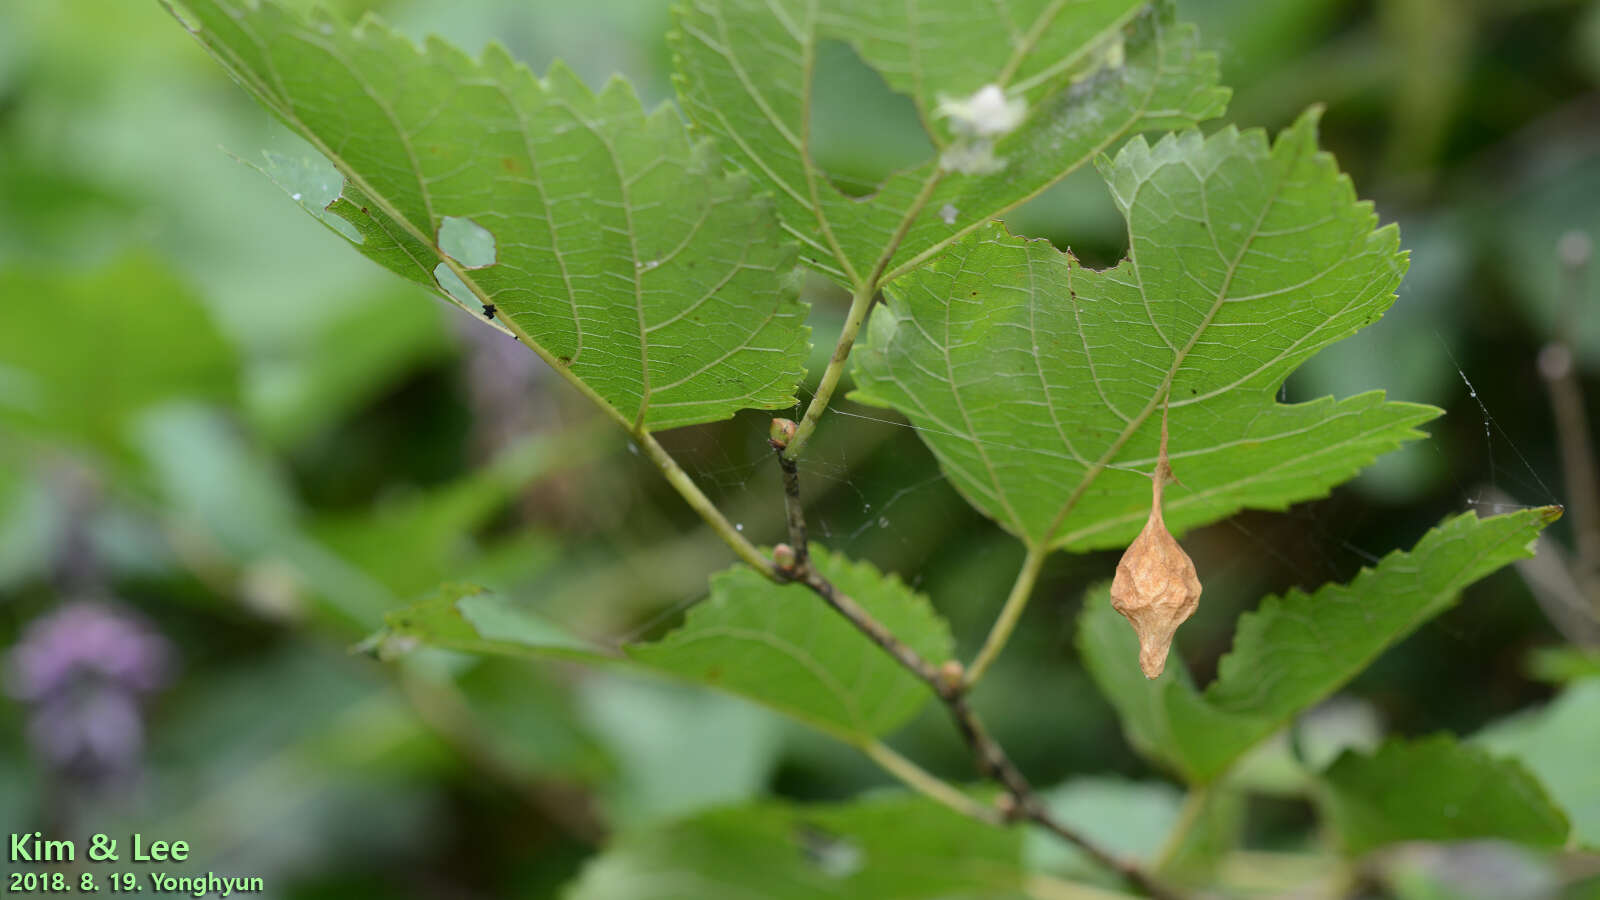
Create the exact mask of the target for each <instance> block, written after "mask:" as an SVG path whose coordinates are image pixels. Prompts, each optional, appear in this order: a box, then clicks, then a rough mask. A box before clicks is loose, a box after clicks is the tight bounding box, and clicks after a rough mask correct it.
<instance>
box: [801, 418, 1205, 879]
mask: <svg viewBox="0 0 1600 900" xmlns="http://www.w3.org/2000/svg"><path fill="white" fill-rule="evenodd" d="M786 422H787V420H783V419H777V420H774V421H773V429H772V439H771V441H770V443H771V445H772V449H773V450H774V451H775V452H776V454H777V457H778V466H779V469H780V470H781V471H782V474H783V500H784V510H785V513H786V518H787V521H788V526H789V545H788V546H789V548H790V549H791V550H792V554H781V555H780V556H779V559H778V560H777V562H776V563H775V565H774V566H773V569H772V572H773V574H774V575H775V576H776V577H777V579H778V580H780V581H793V582H796V583H799V584H803V585H805V586H806V587H808V588H810V589H811V591H812V593H815V594H816V595H817V596H818V597H821V598H822V600H823V602H824V603H827V604H828V605H829V606H830V607H832V608H833V609H834V611H835V612H837V613H839V614H840V615H841V616H844V618H845V619H847V620H848V621H849V622H850V624H852V625H854V626H855V627H856V630H857V631H860V632H861V633H862V634H864V635H866V636H867V638H868V639H869V640H871V641H872V642H873V643H874V644H877V645H878V646H879V647H880V648H882V649H883V650H884V652H886V653H888V654H889V655H890V656H892V657H894V659H895V661H896V662H898V663H899V664H900V665H901V666H902V667H903V668H905V669H906V670H907V671H909V672H911V673H912V674H913V675H915V676H917V677H918V678H920V679H921V680H922V681H923V682H924V683H925V684H927V685H928V688H929V689H930V690H932V691H933V693H934V695H935V696H937V697H938V698H939V699H940V701H942V702H943V703H944V705H945V709H946V710H947V711H948V712H949V713H950V717H951V718H952V719H953V720H954V721H955V725H956V729H957V731H959V732H960V734H961V739H962V741H964V742H965V743H966V745H967V748H968V749H969V750H970V751H971V753H972V756H973V760H974V762H975V764H976V766H977V769H978V773H979V774H980V775H981V776H983V777H984V778H988V779H991V780H993V781H996V782H998V783H999V784H1000V786H1001V787H1003V788H1005V790H1006V793H1005V795H1004V798H1003V802H1002V804H1001V810H1002V813H1003V814H1004V818H1005V820H1006V821H1008V822H1017V821H1024V820H1026V821H1030V822H1033V823H1035V824H1037V825H1039V826H1041V827H1043V828H1045V829H1047V830H1048V831H1050V832H1051V833H1053V834H1055V835H1056V836H1058V837H1060V838H1061V839H1062V840H1065V841H1067V842H1068V843H1070V844H1074V845H1076V846H1077V847H1079V848H1080V849H1082V850H1083V851H1084V852H1085V853H1087V854H1089V856H1091V857H1092V858H1094V860H1095V861H1096V862H1098V863H1100V864H1101V865H1103V866H1105V867H1106V868H1108V869H1110V870H1112V871H1114V872H1117V873H1118V874H1120V875H1121V876H1122V877H1123V878H1124V879H1126V880H1127V881H1128V882H1129V883H1131V884H1133V885H1135V886H1136V887H1138V888H1139V889H1140V890H1142V891H1144V892H1145V893H1146V894H1147V895H1149V896H1151V897H1155V898H1157V900H1179V898H1180V897H1181V895H1180V894H1178V893H1176V892H1175V891H1174V890H1173V889H1172V888H1170V887H1168V886H1166V885H1165V884H1162V883H1161V882H1159V881H1157V880H1156V879H1155V878H1154V877H1153V876H1151V875H1150V874H1149V873H1147V872H1145V871H1144V870H1143V869H1141V868H1140V867H1139V866H1138V865H1137V864H1135V863H1132V862H1129V861H1127V860H1124V859H1121V858H1119V857H1117V856H1116V855H1114V854H1112V853H1111V852H1110V851H1108V850H1106V849H1104V848H1102V847H1100V846H1099V845H1097V844H1095V843H1094V842H1093V841H1091V840H1089V839H1088V838H1087V837H1085V836H1083V835H1082V834H1080V833H1078V832H1077V831H1076V830H1074V829H1072V828H1070V827H1068V826H1067V825H1065V824H1063V823H1062V822H1060V821H1059V820H1057V819H1056V818H1055V817H1054V816H1053V815H1052V814H1051V813H1050V810H1049V808H1048V807H1047V806H1046V805H1045V803H1044V801H1043V800H1041V799H1040V798H1039V795H1038V793H1037V792H1036V791H1034V789H1033V785H1031V784H1030V783H1029V782H1028V779H1027V778H1026V776H1024V775H1023V774H1022V771H1021V770H1020V769H1018V768H1017V766H1016V764H1015V763H1014V762H1012V761H1011V757H1010V756H1009V755H1008V754H1007V753H1006V752H1005V749H1004V748H1003V747H1001V746H1000V744H999V743H998V742H997V741H995V739H994V738H993V737H992V736H990V734H989V732H988V731H987V730H986V729H985V728H984V726H983V721H982V720H981V719H979V718H978V714H977V713H976V712H975V711H974V710H973V709H972V706H971V704H970V703H968V702H967V684H966V681H965V680H964V678H963V677H962V674H963V673H962V671H961V666H960V663H958V662H955V661H953V660H952V661H947V662H945V663H944V664H942V665H934V664H933V663H932V662H930V661H929V660H927V659H926V658H924V657H923V656H922V654H920V653H918V652H917V651H916V650H915V649H913V648H912V647H911V646H910V645H908V644H906V643H905V642H904V641H901V640H900V639H899V638H898V637H896V636H895V635H894V633H893V632H891V631H890V630H889V629H888V628H886V627H884V625H883V624H882V623H881V622H879V621H878V620H877V619H875V618H873V617H872V614H871V613H869V612H867V610H866V609H865V608H863V607H862V606H861V604H859V603H857V602H856V601H855V599H854V598H852V597H851V596H850V595H849V594H846V593H845V592H843V591H841V590H839V589H838V587H836V586H835V585H834V584H833V583H832V582H831V581H829V580H828V579H827V577H826V576H824V575H823V574H822V573H821V572H818V571H817V570H816V569H815V568H813V567H812V565H811V557H810V554H809V553H807V551H806V540H807V538H806V519H805V509H804V507H803V506H802V504H801V502H800V471H799V465H798V463H797V462H796V461H795V460H792V459H789V458H787V457H786V456H785V454H784V449H785V441H784V436H785V434H786V433H787V434H792V428H790V427H785V426H784V425H783V424H782V423H786Z"/></svg>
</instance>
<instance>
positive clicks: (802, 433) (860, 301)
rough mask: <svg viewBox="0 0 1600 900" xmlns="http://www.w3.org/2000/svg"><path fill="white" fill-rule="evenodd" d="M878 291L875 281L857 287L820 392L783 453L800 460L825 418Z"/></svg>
mask: <svg viewBox="0 0 1600 900" xmlns="http://www.w3.org/2000/svg"><path fill="white" fill-rule="evenodd" d="M876 293H877V285H876V284H875V283H873V282H870V281H868V282H863V283H862V284H861V285H860V286H859V287H857V288H856V291H855V293H854V294H853V295H852V296H851V297H850V312H849V313H848V314H846V315H845V318H844V328H843V330H841V331H840V332H839V342H838V343H837V344H835V345H834V347H833V356H832V358H830V359H829V360H828V368H827V369H825V370H823V372H822V380H821V381H820V382H818V383H817V392H816V393H815V394H813V395H812V396H811V403H810V404H809V405H808V406H806V414H805V415H804V416H802V417H801V418H800V423H799V427H797V428H796V429H795V432H794V437H793V438H790V440H789V446H788V449H786V450H785V451H784V456H786V457H788V458H789V459H798V458H799V456H800V448H801V447H803V446H805V443H806V441H807V440H808V439H810V437H811V433H812V432H813V431H816V430H817V422H818V421H819V420H820V419H821V418H822V413H823V412H824V411H825V410H827V408H828V401H830V400H832V399H833V392H834V389H835V388H837V387H838V386H839V379H840V378H843V377H844V367H845V363H846V362H848V361H849V359H850V348H851V347H853V346H854V345H855V342H856V335H857V334H858V333H859V332H860V331H861V324H862V323H863V322H865V321H866V320H867V311H868V310H869V309H871V308H872V297H873V295H874V294H876Z"/></svg>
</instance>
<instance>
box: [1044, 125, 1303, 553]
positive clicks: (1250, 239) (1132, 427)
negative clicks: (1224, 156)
mask: <svg viewBox="0 0 1600 900" xmlns="http://www.w3.org/2000/svg"><path fill="white" fill-rule="evenodd" d="M1272 152H1273V151H1272V148H1270V147H1269V148H1268V158H1269V159H1270V158H1271V156H1272ZM1304 159H1305V155H1304V154H1303V153H1300V154H1297V155H1296V156H1295V158H1294V161H1293V163H1292V164H1291V168H1290V169H1289V170H1288V171H1284V172H1279V173H1276V174H1277V177H1276V178H1275V179H1274V181H1273V185H1272V192H1271V194H1269V195H1268V197H1267V198H1266V201H1265V202H1264V203H1262V205H1261V211H1260V213H1259V214H1257V216H1256V221H1255V222H1254V223H1253V224H1252V225H1251V228H1250V232H1249V234H1248V235H1247V236H1246V237H1245V239H1244V240H1243V241H1242V242H1241V243H1240V246H1239V251H1238V253H1236V254H1235V255H1234V258H1233V260H1232V261H1231V262H1230V263H1229V264H1228V270H1227V272H1226V274H1225V275H1224V276H1223V280H1222V284H1221V286H1220V287H1218V289H1217V296H1216V298H1215V299H1214V300H1213V301H1212V303H1211V308H1210V309H1209V310H1208V311H1207V312H1206V315H1205V318H1204V319H1203V320H1202V321H1201V322H1200V324H1199V326H1198V327H1196V328H1195V330H1194V333H1193V334H1191V335H1190V336H1189V340H1188V342H1187V343H1185V344H1184V345H1183V349H1181V350H1179V351H1178V352H1177V353H1176V354H1175V355H1174V356H1173V360H1172V365H1171V366H1169V367H1168V368H1167V374H1166V375H1165V376H1164V377H1163V378H1162V380H1161V385H1160V387H1159V388H1157V390H1156V391H1155V393H1154V394H1153V395H1152V396H1151V398H1150V400H1149V402H1148V403H1146V404H1145V407H1144V409H1143V410H1141V411H1140V412H1139V414H1138V415H1136V416H1134V418H1133V419H1132V420H1130V421H1129V422H1128V424H1127V425H1126V426H1124V428H1123V429H1122V433H1121V434H1119V435H1117V439H1116V440H1115V441H1113V442H1112V443H1111V446H1109V447H1107V448H1106V451H1105V452H1104V453H1103V454H1101V455H1100V458H1099V459H1097V460H1095V461H1094V463H1093V464H1092V465H1091V466H1090V467H1089V470H1088V471H1087V472H1085V473H1084V476H1083V478H1082V479H1081V480H1080V481H1079V482H1078V485H1077V487H1075V488H1073V490H1072V493H1071V494H1070V495H1068V497H1067V500H1066V502H1065V503H1064V504H1062V507H1061V511H1060V512H1058V513H1056V516H1055V518H1054V519H1053V520H1052V521H1051V523H1050V525H1049V527H1047V528H1046V529H1045V532H1044V535H1043V536H1042V537H1041V538H1040V539H1039V541H1038V543H1037V544H1034V543H1033V542H1032V541H1031V540H1030V539H1028V538H1023V543H1024V544H1026V545H1027V546H1028V548H1029V549H1030V550H1032V549H1036V548H1048V547H1049V546H1050V545H1051V543H1052V542H1053V541H1054V538H1055V534H1056V532H1058V531H1060V529H1061V526H1062V524H1063V523H1065V522H1066V519H1067V516H1069V515H1071V513H1072V510H1073V509H1074V508H1076V507H1077V505H1078V501H1080V500H1081V499H1083V495H1084V493H1085V492H1087V491H1088V489H1089V486H1090V485H1091V484H1093V483H1094V481H1095V480H1096V479H1098V478H1099V477H1100V473H1102V472H1104V471H1105V469H1106V467H1107V466H1108V465H1110V463H1111V461H1112V460H1113V459H1115V458H1116V456H1117V454H1118V453H1120V452H1122V448H1123V446H1124V445H1125V444H1127V442H1128V441H1129V439H1131V438H1132V437H1133V435H1134V434H1135V433H1136V432H1137V431H1138V430H1139V428H1140V427H1141V426H1143V425H1144V423H1145V422H1146V421H1147V420H1148V419H1149V418H1150V416H1151V414H1152V413H1154V412H1155V410H1156V407H1157V406H1158V405H1159V404H1160V403H1161V400H1162V399H1163V398H1164V397H1166V396H1167V394H1168V393H1169V392H1170V391H1171V390H1172V380H1173V379H1174V378H1175V377H1177V374H1178V369H1179V368H1181V367H1182V366H1183V362H1184V360H1185V359H1187V358H1188V356H1189V352H1190V351H1191V350H1193V349H1194V346H1195V344H1196V343H1198V342H1199V340H1200V336H1201V335H1202V334H1204V333H1205V332H1206V329H1208V328H1210V327H1211V324H1212V322H1214V321H1215V320H1216V317H1217V313H1218V312H1220V311H1221V309H1222V306H1223V304H1224V303H1225V302H1226V300H1227V296H1228V289H1229V288H1230V287H1231V286H1232V285H1233V277H1234V274H1235V273H1236V272H1237V271H1238V267H1239V263H1240V262H1242V261H1243V260H1244V257H1245V254H1246V253H1247V252H1249V250H1250V247H1251V246H1252V245H1254V243H1255V240H1256V237H1257V235H1258V234H1259V233H1260V231H1261V223H1262V222H1264V221H1266V217H1267V213H1268V212H1269V211H1270V210H1271V209H1272V208H1273V207H1274V206H1275V205H1277V202H1278V196H1279V193H1280V192H1281V191H1282V189H1283V184H1284V182H1285V181H1287V180H1288V179H1289V176H1290V175H1291V174H1293V172H1294V167H1298V166H1299V165H1300V164H1301V162H1302V161H1303V160H1304ZM1149 183H1150V179H1148V178H1147V179H1145V180H1143V181H1141V182H1140V183H1139V187H1138V188H1137V189H1136V190H1135V191H1134V196H1133V197H1132V198H1130V199H1129V201H1128V208H1129V209H1130V210H1131V209H1133V208H1134V206H1135V201H1137V199H1138V196H1139V194H1140V193H1142V192H1143V191H1144V189H1145V186H1146V185H1148V184H1149ZM1202 187H1203V182H1202ZM1128 233H1129V238H1130V244H1129V250H1128V259H1129V261H1130V262H1131V263H1132V264H1133V269H1134V273H1135V277H1136V278H1137V280H1138V282H1139V292H1140V296H1141V298H1143V297H1144V296H1145V281H1144V276H1143V275H1142V273H1140V272H1139V266H1138V258H1137V251H1136V249H1135V248H1136V244H1135V239H1134V237H1133V226H1132V223H1131V221H1130V223H1129V228H1128ZM1146 305H1147V306H1148V301H1146Z"/></svg>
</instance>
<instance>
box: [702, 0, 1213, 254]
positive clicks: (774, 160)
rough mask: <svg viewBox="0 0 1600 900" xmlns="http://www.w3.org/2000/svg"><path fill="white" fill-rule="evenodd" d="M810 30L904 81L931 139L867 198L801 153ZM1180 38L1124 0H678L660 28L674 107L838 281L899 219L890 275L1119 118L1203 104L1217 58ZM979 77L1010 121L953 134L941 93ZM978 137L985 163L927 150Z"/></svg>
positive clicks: (1086, 153)
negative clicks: (1001, 101)
mask: <svg viewBox="0 0 1600 900" xmlns="http://www.w3.org/2000/svg"><path fill="white" fill-rule="evenodd" d="M827 40H839V41H844V42H846V43H848V44H850V45H851V46H852V47H853V48H854V49H855V51H856V52H857V53H858V54H859V55H860V56H861V58H862V60H863V61H864V62H866V64H867V65H868V66H871V67H872V68H874V69H876V70H877V71H878V72H879V73H880V74H881V75H882V76H883V77H884V79H885V80H886V81H887V82H888V84H889V85H890V87H891V88H893V89H895V90H897V91H900V92H903V93H905V94H907V95H908V96H909V97H910V98H911V101H912V103H913V104H914V105H915V107H916V109H917V111H918V115H919V117H920V118H921V120H922V124H923V127H924V128H925V129H926V130H927V132H928V136H929V138H930V139H931V141H932V143H933V145H934V147H935V150H936V151H937V155H936V157H935V158H933V159H930V160H927V161H926V162H924V163H922V164H921V165H919V166H916V167H914V168H911V169H908V170H905V171H903V172H899V173H897V174H895V175H894V176H892V177H891V178H890V179H889V180H888V181H887V182H886V183H885V184H883V185H881V186H880V187H879V189H878V191H877V192H876V193H875V194H874V195H873V196H871V197H870V198H867V199H857V198H853V197H848V196H846V195H845V194H843V193H841V192H839V191H838V190H837V189H835V188H834V186H833V185H832V184H830V183H829V182H828V179H827V178H826V177H824V176H823V175H822V174H821V173H820V172H819V171H817V169H816V166H815V163H814V160H813V158H812V152H811V134H810V129H811V111H812V110H811V107H812V104H813V101H814V98H813V97H812V85H813V77H814V74H815V71H814V70H815V67H816V63H817V58H818V52H817V49H818V45H819V44H820V43H821V42H823V41H827ZM1196 43H1197V39H1196V36H1195V33H1194V30H1193V29H1192V28H1190V27H1187V26H1181V25H1177V24H1175V22H1174V20H1173V13H1172V9H1171V5H1170V4H1169V3H1158V4H1154V5H1153V6H1152V5H1151V4H1147V3H1144V2H1139V0H1089V2H1081V3H1061V2H1058V0H1023V2H1019V3H1010V4H1007V5H1006V7H1005V8H1003V9H994V10H985V11H984V12H983V14H981V15H972V14H971V13H970V11H969V10H968V9H966V7H964V6H963V5H961V4H957V3H953V2H945V3H918V4H907V3H902V2H891V0H870V2H859V0H822V2H816V0H772V2H768V0H694V2H692V3H690V4H688V5H687V6H686V7H685V8H684V9H683V10H682V12H681V14H680V16H679V19H678V33H677V34H676V35H675V38H674V47H675V49H676V51H677V53H678V69H679V72H680V75H681V78H680V93H681V96H682V99H683V106H684V109H685V111H686V112H687V113H688V114H689V116H690V117H691V118H692V119H693V120H694V121H695V122H696V124H698V125H699V126H700V127H701V128H703V129H705V130H706V131H707V132H709V133H711V134H713V135H716V136H717V137H718V138H719V140H720V141H721V143H722V146H723V147H724V149H725V151H726V152H727V153H728V154H729V155H730V156H731V157H732V158H733V159H734V160H736V161H737V162H738V163H739V164H740V165H742V166H743V167H744V168H745V169H746V170H747V171H749V172H751V173H752V174H754V175H756V176H757V177H759V178H761V179H763V180H764V181H766V182H767V183H768V184H769V185H771V186H772V188H773V189H774V191H775V193H776V196H777V201H778V205H779V210H780V212H781V213H782V216H783V219H784V225H785V227H786V228H787V229H788V231H789V232H790V233H791V234H793V235H794V236H795V237H796V238H798V239H799V240H800V241H801V242H802V244H804V245H805V247H806V252H805V254H804V255H805V257H806V259H807V261H808V262H810V263H811V264H812V265H813V266H814V267H816V268H817V269H819V270H821V271H824V272H828V273H830V274H832V275H833V276H834V277H836V278H839V279H840V280H842V281H845V282H848V283H851V284H860V283H863V282H864V281H866V280H867V279H868V277H869V275H870V274H871V272H872V270H873V268H874V266H875V263H876V262H877V261H879V260H880V257H882V256H883V253H884V250H885V249H886V248H888V247H889V246H890V245H891V244H892V243H895V242H896V239H895V235H896V234H899V233H901V232H902V231H903V235H902V239H900V240H899V241H898V250H897V252H895V253H894V254H893V255H892V256H891V257H888V258H883V259H882V262H883V263H884V265H883V267H882V271H883V272H885V273H887V274H889V275H890V276H895V275H898V274H900V273H902V272H904V271H909V270H910V269H912V268H915V267H916V266H918V265H920V264H922V263H923V262H926V261H927V259H928V258H930V257H931V256H932V255H934V254H936V253H937V252H938V251H939V250H940V249H942V248H943V247H944V246H946V245H947V244H949V243H950V242H951V241H953V240H955V239H957V238H959V237H960V236H961V235H963V234H966V233H968V232H970V231H972V230H974V229H976V228H978V227H979V226H980V225H982V224H983V223H985V222H987V221H988V220H989V219H991V218H993V217H995V216H998V215H1002V214H1004V213H1005V212H1007V211H1008V210H1010V209H1012V208H1014V207H1016V206H1017V205H1018V204H1020V203H1022V202H1023V201H1024V200H1026V199H1028V198H1029V197H1032V196H1034V195H1036V194H1038V193H1039V192H1040V191H1042V190H1044V189H1045V188H1046V187H1048V186H1050V185H1051V184H1053V183H1055V182H1056V181H1059V180H1060V179H1061V178H1063V177H1065V176H1066V175H1067V174H1068V173H1070V172H1071V171H1072V170H1073V169H1075V168H1077V167H1078V166H1081V165H1082V164H1083V163H1085V162H1087V161H1089V160H1090V159H1092V158H1093V157H1094V155H1095V154H1096V153H1099V152H1101V151H1103V150H1106V149H1108V148H1109V147H1111V146H1113V145H1114V144H1115V143H1116V142H1117V141H1119V140H1121V139H1122V138H1124V137H1126V136H1127V135H1129V134H1132V133H1135V132H1137V131H1141V130H1146V129H1158V128H1176V127H1182V126H1184V125H1189V124H1193V123H1195V122H1199V121H1202V120H1204V119H1207V118H1210V117H1212V116H1215V115H1218V114H1220V113H1221V111H1222V108H1223V106H1224V104H1225V103H1226V100H1227V92H1226V91H1225V90H1223V89H1221V88H1218V87H1216V86H1215V83H1216V77H1217V60H1216V58H1215V56H1213V55H1211V54H1207V53H1200V52H1198V50H1197V49H1196ZM991 84H993V85H997V86H999V87H1001V88H1004V89H1005V91H1006V94H1007V97H1008V98H1009V99H1011V100H1012V101H1013V102H1016V103H1020V104H1021V107H1022V110H1023V118H1022V120H1021V121H1020V123H1018V124H1016V125H1015V127H1014V129H1013V130H1010V131H1009V132H1008V133H1005V134H1003V135H1000V136H996V137H993V138H989V139H986V140H985V142H979V141H975V140H973V139H972V138H971V137H970V136H963V135H961V134H959V133H958V131H957V130H956V129H954V128H952V123H951V120H950V118H949V117H948V116H945V115H942V114H941V107H943V108H944V109H945V110H946V111H948V109H949V101H960V100H963V99H967V98H971V97H972V96H973V95H974V94H976V93H977V92H978V91H979V90H980V89H982V88H984V87H985V86H986V85H991ZM984 154H992V156H990V157H989V159H992V161H993V163H994V165H995V166H997V167H998V168H997V169H995V170H994V171H988V172H985V173H981V174H980V173H977V172H974V173H973V174H960V173H959V172H955V171H952V169H954V168H959V167H960V166H957V165H954V164H951V165H941V159H944V160H946V162H949V161H950V160H953V159H956V158H958V157H962V156H965V158H967V159H968V160H977V159H982V158H983V157H984ZM969 168H983V167H982V166H977V167H969ZM908 214H909V216H908Z"/></svg>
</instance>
